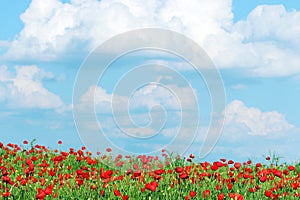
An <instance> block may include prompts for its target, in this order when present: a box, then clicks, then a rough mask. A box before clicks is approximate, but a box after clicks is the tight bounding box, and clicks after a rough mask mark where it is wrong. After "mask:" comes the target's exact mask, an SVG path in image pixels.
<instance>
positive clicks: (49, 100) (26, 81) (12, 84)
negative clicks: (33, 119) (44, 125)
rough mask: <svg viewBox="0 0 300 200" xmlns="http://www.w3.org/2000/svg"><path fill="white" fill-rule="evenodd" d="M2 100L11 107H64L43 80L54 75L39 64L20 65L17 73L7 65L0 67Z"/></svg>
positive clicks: (0, 98)
mask: <svg viewBox="0 0 300 200" xmlns="http://www.w3.org/2000/svg"><path fill="white" fill-rule="evenodd" d="M0 72H1V73H0V91H1V92H0V100H1V101H0V102H4V103H5V104H7V105H8V106H9V107H11V108H41V109H62V107H64V104H63V102H62V100H61V99H60V97H59V96H57V95H56V94H54V93H52V92H50V91H49V90H47V89H46V88H45V87H44V86H43V84H42V80H43V79H45V78H52V77H53V76H54V75H53V74H52V73H49V72H45V71H43V70H41V69H40V68H38V67H37V66H19V67H16V68H15V75H14V74H13V73H11V72H9V70H8V68H7V67H6V66H2V67H0Z"/></svg>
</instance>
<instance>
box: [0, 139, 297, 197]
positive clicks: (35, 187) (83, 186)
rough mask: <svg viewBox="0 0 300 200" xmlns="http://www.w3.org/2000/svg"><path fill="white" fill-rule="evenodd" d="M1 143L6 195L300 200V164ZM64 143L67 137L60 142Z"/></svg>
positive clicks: (1, 188)
mask: <svg viewBox="0 0 300 200" xmlns="http://www.w3.org/2000/svg"><path fill="white" fill-rule="evenodd" d="M23 143H24V144H22V145H21V146H18V145H17V144H7V145H4V144H2V143H1V142H0V172H1V173H0V177H1V182H0V191H1V196H0V198H1V199H14V200H15V199H20V200H24V199H78V200H79V199H80V200H81V199H91V200H94V199H122V200H126V199H176V200H177V199H217V200H222V199H234V200H242V199H299V197H300V191H299V189H300V164H299V163H296V164H293V165H289V164H280V165H279V164H278V163H277V162H274V158H270V157H266V163H265V164H262V163H252V161H251V160H248V161H246V162H244V163H240V162H234V161H233V160H227V159H225V158H221V159H220V160H219V161H215V162H212V163H209V162H205V161H203V162H201V161H197V162H196V161H195V160H194V159H195V158H194V155H192V154H191V155H190V156H189V157H188V158H180V156H178V155H173V154H172V153H171V154H170V153H169V152H167V151H165V150H162V155H159V156H149V155H138V156H130V155H116V156H113V152H112V150H111V149H110V148H107V149H106V152H97V153H96V155H93V154H92V153H91V152H88V151H87V150H86V148H85V147H82V148H81V149H78V150H75V149H74V148H70V149H69V150H68V151H61V150H58V149H56V150H50V149H48V148H46V147H45V146H42V145H35V144H33V143H31V144H28V142H27V141H24V142H23ZM58 143H59V145H60V144H62V142H61V141H59V142H58Z"/></svg>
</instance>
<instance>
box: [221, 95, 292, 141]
mask: <svg viewBox="0 0 300 200" xmlns="http://www.w3.org/2000/svg"><path fill="white" fill-rule="evenodd" d="M225 126H227V128H229V129H227V130H230V131H232V134H234V132H236V131H239V132H244V131H245V132H246V133H248V134H249V135H261V136H265V135H271V136H274V135H276V134H282V133H285V132H287V131H289V130H290V129H292V128H293V127H294V126H293V125H291V124H289V123H288V122H287V121H286V119H285V116H284V115H283V114H281V113H279V112H277V111H270V112H262V111H261V110H259V109H258V108H252V107H247V106H246V105H245V104H244V103H243V102H242V101H239V100H235V101H233V102H231V103H230V104H228V105H227V107H226V110H225ZM234 130H236V131H234ZM243 134H244V133H243ZM233 136H234V135H233Z"/></svg>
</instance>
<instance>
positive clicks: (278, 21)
mask: <svg viewBox="0 0 300 200" xmlns="http://www.w3.org/2000/svg"><path fill="white" fill-rule="evenodd" d="M21 20H22V21H23V23H24V28H23V29H22V31H21V32H20V34H19V35H17V37H16V39H15V40H14V41H12V42H11V45H10V47H9V50H8V51H7V52H6V55H5V57H6V58H8V59H28V58H34V59H42V60H50V59H55V58H58V57H60V56H63V55H65V54H66V53H70V52H72V51H73V52H74V51H75V52H76V51H82V49H84V50H85V51H89V50H91V49H93V48H94V47H95V46H96V45H98V44H100V42H102V41H104V40H106V39H108V38H110V37H111V36H113V35H116V34H118V33H122V32H124V31H128V30H132V29H136V28H144V27H161V28H167V29H171V30H175V31H178V32H180V33H183V34H185V35H187V36H189V37H191V38H192V39H194V40H195V41H196V42H198V43H199V44H200V45H201V46H202V47H203V48H204V49H205V50H206V51H207V52H208V54H209V56H210V57H211V58H212V59H213V61H214V62H215V63H216V65H217V66H218V67H219V68H231V67H243V68H246V70H248V71H249V72H251V74H252V75H253V76H262V77H269V76H285V75H296V74H299V73H300V67H299V65H300V64H299V63H300V60H299V59H300V58H299V56H298V55H299V53H300V49H299V46H300V45H299V44H300V39H299V35H300V24H299V23H298V22H299V20H300V12H297V11H295V10H291V11H287V10H286V9H285V8H284V6H282V5H261V6H258V7H256V8H255V9H254V10H253V11H252V12H251V13H250V14H249V15H248V18H247V19H246V20H243V21H239V22H237V23H234V22H233V12H232V0H215V1H209V0H204V1H198V0H192V1H189V3H186V2H184V1H182V0H167V1H161V0H150V1H147V2H144V1H138V0H135V1H132V0H110V1H108V0H103V1H96V0H73V1H71V2H70V3H62V2H60V1H59V0H45V1H43V2H41V1H39V0H33V1H32V2H31V4H30V6H29V8H28V9H27V10H26V11H25V12H24V13H23V14H22V15H21ZM79 49H80V50H79Z"/></svg>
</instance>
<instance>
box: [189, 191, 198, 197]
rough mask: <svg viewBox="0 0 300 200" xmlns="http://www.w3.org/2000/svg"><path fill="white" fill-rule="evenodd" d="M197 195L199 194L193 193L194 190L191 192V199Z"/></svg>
mask: <svg viewBox="0 0 300 200" xmlns="http://www.w3.org/2000/svg"><path fill="white" fill-rule="evenodd" d="M196 195H197V192H195V191H193V190H191V191H190V196H191V197H193V198H194V197H195V196H196Z"/></svg>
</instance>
